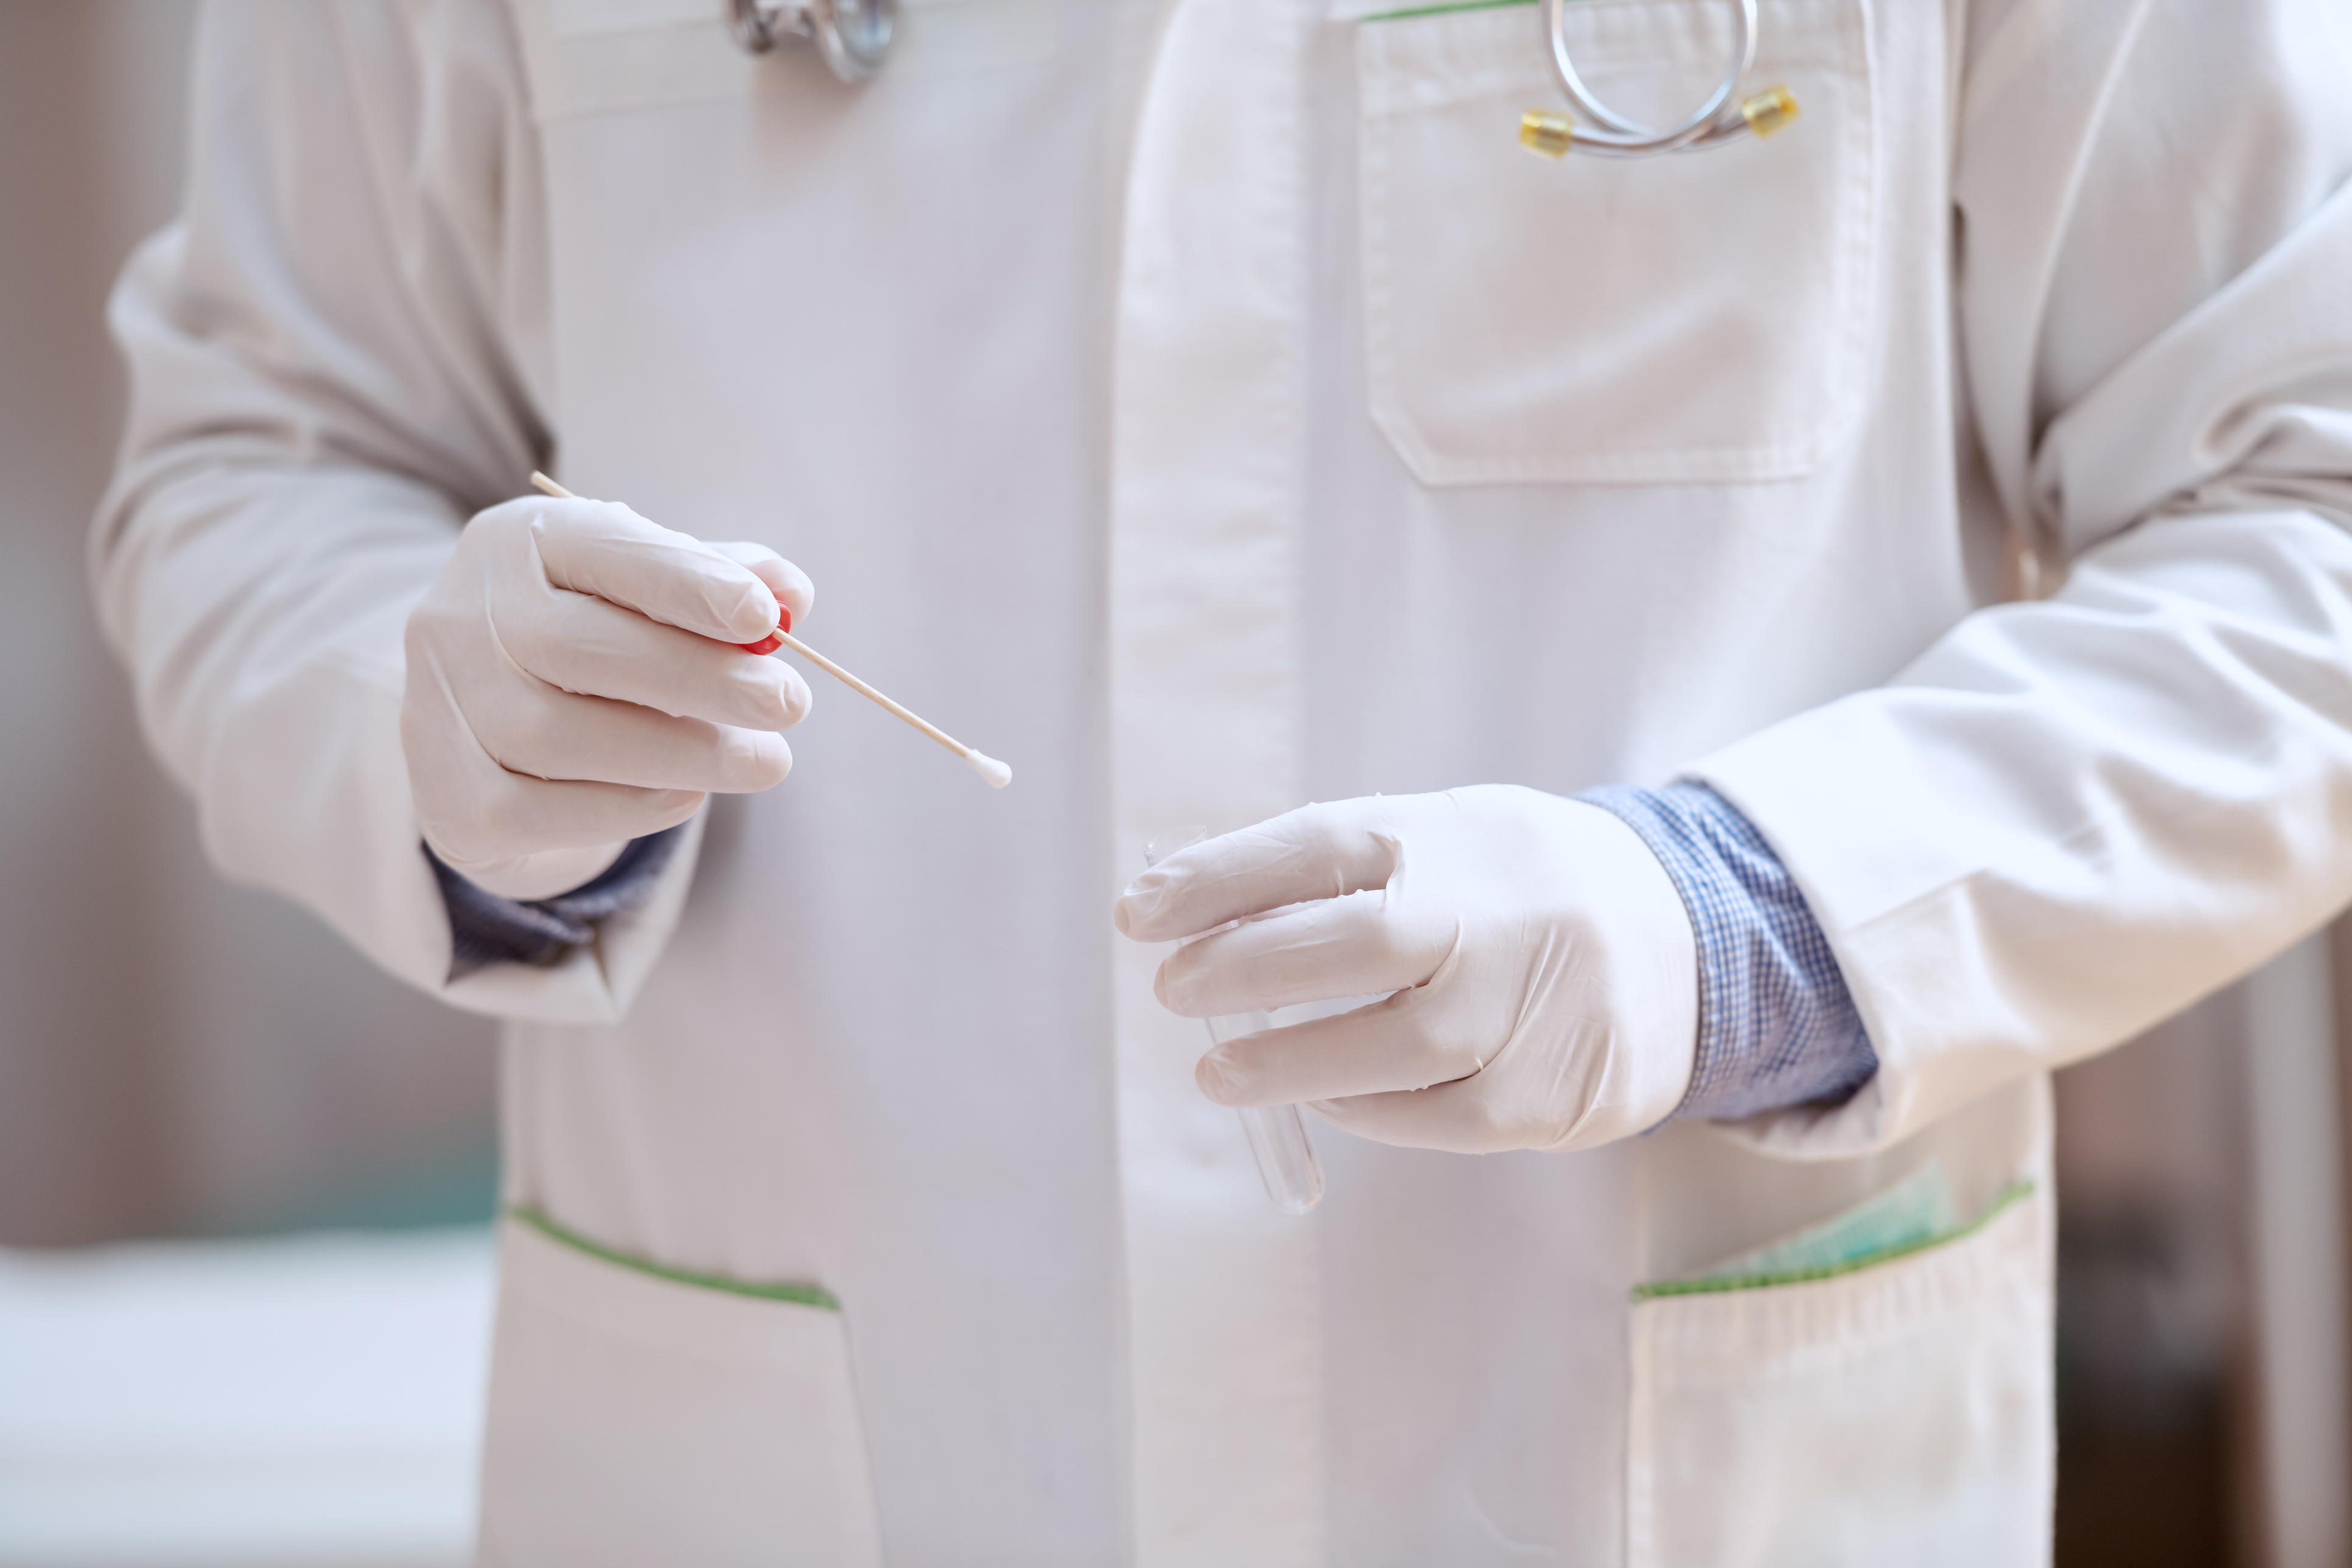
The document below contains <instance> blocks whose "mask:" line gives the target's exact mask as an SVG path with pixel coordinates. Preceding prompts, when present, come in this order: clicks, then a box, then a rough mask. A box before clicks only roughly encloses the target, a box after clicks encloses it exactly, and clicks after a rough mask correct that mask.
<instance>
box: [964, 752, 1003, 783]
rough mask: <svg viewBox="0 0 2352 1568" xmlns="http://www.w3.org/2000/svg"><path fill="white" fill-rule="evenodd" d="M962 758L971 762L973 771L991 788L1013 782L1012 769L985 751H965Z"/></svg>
mask: <svg viewBox="0 0 2352 1568" xmlns="http://www.w3.org/2000/svg"><path fill="white" fill-rule="evenodd" d="M963 760H964V761H965V762H967V763H971V771H972V772H973V773H978V774H979V775H980V776H981V777H982V778H984V779H986V780H987V781H988V787H989V788H991V789H1003V787H1004V786H1005V785H1006V784H1011V783H1012V782H1013V770H1012V769H1011V768H1010V767H1007V766H1006V765H1005V764H1004V763H1000V762H998V761H997V760H996V759H995V758H994V757H992V756H990V755H989V754H988V753H987V752H964V754H963Z"/></svg>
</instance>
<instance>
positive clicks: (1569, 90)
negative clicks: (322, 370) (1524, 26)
mask: <svg viewBox="0 0 2352 1568" xmlns="http://www.w3.org/2000/svg"><path fill="white" fill-rule="evenodd" d="M1567 11H1568V0H1543V15H1544V28H1545V31H1546V32H1547V33H1548V34H1549V39H1548V42H1549V53H1550V58H1551V69H1552V75H1553V76H1554V77H1555V78H1556V79H1558V80H1559V89H1560V91H1562V92H1564V93H1566V94H1567V95H1568V100H1569V101H1570V103H1573V104H1574V105H1576V107H1577V108H1578V109H1579V110H1582V111H1583V113H1584V116H1585V118H1586V119H1588V120H1590V121H1592V123H1591V125H1589V126H1585V125H1580V126H1578V127H1577V128H1576V140H1575V143H1574V146H1575V149H1576V151H1578V152H1580V153H1597V154H1599V155H1600V156H1601V157H1604V158H1647V157H1651V156H1653V155H1654V154H1656V153H1688V152H1696V151H1698V150H1699V149H1701V148H1705V147H1713V146H1717V145H1720V144H1721V143H1723V142H1727V141H1729V140H1731V139H1732V138H1733V137H1735V136H1741V135H1745V134H1746V133H1747V132H1748V121H1747V118H1746V117H1745V116H1744V115H1742V114H1741V113H1740V111H1739V109H1738V103H1737V102H1736V101H1735V100H1736V99H1737V97H1738V92H1739V84H1740V82H1741V81H1742V80H1744V79H1746V78H1747V75H1748V70H1749V69H1750V68H1752V67H1754V65H1755V64H1756V0H1732V39H1731V58H1730V61H1729V64H1728V65H1727V68H1726V69H1725V71H1724V76H1723V79H1722V80H1721V81H1719V82H1717V84H1716V88H1715V90H1714V91H1713V92H1712V93H1710V94H1708V95H1707V99H1706V102H1705V103H1702V104H1700V105H1699V106H1698V108H1697V109H1696V110H1693V111H1692V112H1691V114H1690V116H1689V118H1687V119H1685V121H1682V123H1681V124H1679V125H1675V126H1670V127H1668V128H1667V129H1665V130H1663V131H1661V130H1659V129H1657V128H1656V127H1654V126H1649V125H1643V124H1642V123H1641V122H1640V121H1634V120H1629V119H1627V118H1626V117H1625V116H1624V115H1622V114H1620V113H1618V112H1617V111H1616V110H1613V109H1611V108H1610V107H1609V106H1608V105H1607V104H1605V103H1603V102H1601V100H1599V99H1598V98H1596V97H1594V96H1593V94H1592V89H1590V88H1588V87H1586V86H1585V85H1584V79H1583V78H1582V77H1581V76H1579V75H1578V74H1577V70H1576V62H1575V60H1574V59H1572V58H1570V56H1569V52H1568V16H1567Z"/></svg>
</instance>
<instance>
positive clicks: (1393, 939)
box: [1153, 890, 1458, 1018]
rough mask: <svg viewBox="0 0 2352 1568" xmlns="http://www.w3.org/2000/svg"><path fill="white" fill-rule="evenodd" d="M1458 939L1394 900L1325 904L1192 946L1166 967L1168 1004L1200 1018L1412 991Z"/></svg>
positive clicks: (1359, 897) (1163, 998)
mask: <svg viewBox="0 0 2352 1568" xmlns="http://www.w3.org/2000/svg"><path fill="white" fill-rule="evenodd" d="M1457 940H1458V937H1457V933H1456V930H1455V928H1454V926H1453V925H1452V924H1450V923H1448V924H1444V925H1442V926H1441V925H1433V924H1431V923H1429V922H1425V921H1424V922H1419V923H1414V922H1411V921H1407V920H1406V919H1405V917H1404V916H1402V914H1401V913H1400V912H1399V911H1397V910H1395V909H1394V908H1392V907H1391V904H1390V901H1389V899H1388V896H1387V895H1386V893H1385V892H1382V891H1379V890H1374V891H1368V892H1360V893H1349V894H1348V895H1347V896H1345V897H1344V898H1337V899H1318V900H1315V901H1314V902H1312V903H1306V904H1298V905H1295V906H1293V907H1292V908H1290V909H1288V910H1282V911H1280V912H1278V913H1275V914H1271V915H1268V916H1265V918H1263V919H1260V920H1247V921H1242V922H1241V923H1240V924H1239V925H1236V926H1234V927H1232V928H1231V929H1229V930H1226V931H1217V932H1215V933H1213V934H1212V935H1209V936H1204V937H1202V938H1201V939H1200V940H1198V941H1196V942H1186V943H1185V944H1184V945H1183V946H1181V947H1180V948H1178V949H1177V950H1176V951H1175V952H1172V953H1170V954H1169V955H1168V958H1167V960H1166V961H1165V962H1164V963H1161V964H1160V974H1159V978H1158V980H1157V981H1156V982H1155V983H1154V987H1153V988H1154V990H1155V991H1156V992H1157V993H1158V994H1159V997H1160V1005H1161V1006H1163V1007H1166V1008H1167V1009H1168V1010H1169V1011H1170V1012H1171V1013H1181V1014H1182V1015H1184V1016H1186V1017H1191V1018H1213V1017H1221V1016H1227V1015H1230V1014H1234V1013H1251V1012H1256V1011H1259V1010H1260V1009H1264V1010H1266V1011H1271V1010H1273V1009H1274V1008H1276V1007H1287V1006H1290V1005H1293V1004H1294V1003H1298V1002H1319V1001H1322V1000H1324V999H1326V998H1328V997H1333V996H1364V995H1369V994H1371V993H1373V992H1376V991H1403V990H1408V989H1410V988H1412V987H1413V986H1416V985H1419V984H1422V983H1423V982H1424V981H1426V980H1428V979H1429V977H1430V976H1431V975H1433V974H1434V973H1437V967H1438V965H1439V964H1441V963H1444V962H1445V955H1446V954H1447V953H1449V952H1452V951H1453V950H1454V942H1456V941H1457Z"/></svg>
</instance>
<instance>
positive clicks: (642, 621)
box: [496, 588, 810, 730]
mask: <svg viewBox="0 0 2352 1568" xmlns="http://www.w3.org/2000/svg"><path fill="white" fill-rule="evenodd" d="M496 630H497V634H498V638H499V646H500V647H503V648H504V649H505V650H506V653H507V656H508V657H509V658H512V659H513V660H514V661H515V663H516V664H517V665H518V666H519V667H520V668H522V669H523V670H524V671H525V672H526V673H528V674H530V675H531V676H535V677H536V678H538V679H541V680H543V681H545V682H547V683H548V684H549V685H551V686H554V687H558V688H560V689H562V690H564V691H568V692H572V693H574V694H576V695H581V696H592V697H609V698H612V699H614V700H617V701H621V702H631V703H635V704H636V705H637V706H638V707H641V708H651V709H655V710H658V711H660V712H663V713H667V714H668V715H669V716H671V717H672V718H692V719H705V720H708V721H710V722H711V723H713V724H723V725H732V726H735V727H738V728H741V729H747V730H786V729H790V728H791V727H792V726H793V725H794V724H797V723H799V722H800V721H802V720H803V719H804V718H806V717H807V716H808V710H809V702H810V698H809V689H808V684H807V682H805V681H803V679H801V677H800V675H799V673H798V672H797V671H795V670H794V669H793V668H792V667H791V666H790V665H787V664H785V663H784V662H783V661H782V660H781V659H773V658H756V657H754V656H752V655H751V654H747V653H745V652H744V651H743V650H742V649H741V648H740V647H736V646H735V645H733V644H731V643H723V642H718V641H715V640H713V639H711V638H709V637H698V636H696V635H695V634H694V633H692V632H688V631H681V630H679V629H678V628H677V627H676V626H665V625H663V624H662V623H661V622H659V621H655V620H649V619H647V618H646V616H641V615H639V614H638V613H637V612H636V611H635V610H629V609H624V608H622V607H621V606H620V605H614V604H611V603H608V602H607V601H605V600H604V599H600V598H595V597H592V596H591V595H586V594H577V593H572V592H570V591H568V590H565V589H562V588H551V589H549V590H548V591H547V592H545V593H543V594H537V595H530V597H528V598H526V599H524V600H523V601H522V603H520V605H514V606H511V607H509V608H508V609H507V610H506V611H505V612H504V613H502V614H499V616H497V625H496Z"/></svg>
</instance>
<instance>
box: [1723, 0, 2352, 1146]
mask: <svg viewBox="0 0 2352 1568" xmlns="http://www.w3.org/2000/svg"><path fill="white" fill-rule="evenodd" d="M2347 79H2352V14H2347V12H2346V10H2345V8H2344V7H2343V6H2341V5H2337V4H2335V3H2334V0H2246V3H2245V4H2243V5H2237V4H2232V5H2199V6H2171V7H2162V6H2156V5H2150V4H2147V3H2146V0H2137V3H2132V0H2084V3H2074V0H2016V3H2015V4H2014V5H2011V6H2010V7H2009V8H2008V9H2007V12H2006V14H2005V16H2003V17H2002V19H2001V21H2000V24H1999V26H1997V27H1995V28H1994V29H1993V30H1992V31H1990V33H1989V34H1988V35H1987V36H1985V37H1981V38H1979V39H1976V40H1973V41H1972V43H1971V45H1970V56H1969V61H1968V68H1967V75H1966V85H1965V89H1964V91H1963V93H1962V95H1961V101H1960V108H1959V120H1958V143H1957V154H1956V155H1957V163H1956V165H1955V172H1954V182H1955V185H1954V195H1955V211H1956V222H1957V230H1956V263H1957V267H1958V274H1957V276H1958V321H1959V331H1960V334H1961V342H1962V345H1963V349H1964V353H1965V359H1966V367H1967V386H1966V390H1965V399H1966V409H1965V412H1966V415H1967V416H1968V417H1969V421H1970V422H1971V423H1972V424H1973V425H1974V426H1975V428H1976V430H1977V432H1978V435H1979V437H1980V440H1981V456H1982V459H1983V461H1984V464H1985V466H1986V468H1987V469H1988V470H1989V472H1990V479H1991V482H1992V486H1993V488H1994V489H1997V491H1998V493H1999V497H2000V504H2001V505H2002V507H2003V508H2004V509H2005V510H2006V511H2007V513H2008V515H2009V517H2010V518H2011V520H2012V522H2013V524H2014V526H2015V527H2016V528H2017V530H2018V531H2019V535H2020V537H2021V539H2023V540H2025V541H2027V542H2030V544H2031V546H2032V551H2033V552H2034V553H2035V555H2036V556H2038V557H2039V559H2040V560H2041V561H2042V563H2044V567H2045V570H2046V571H2048V572H2049V573H2050V574H2051V575H2052V576H2053V577H2056V578H2057V579H2058V581H2059V585H2058V586H2057V587H2056V588H2055V590H2054V592H2050V593H2048V595H2047V596H2046V597H2043V598H2042V599H2040V600H2038V601H2037V602H2030V603H2018V604H2012V605H2001V606H1998V607H1992V608H1988V609H1985V610H1982V611H1979V613H1977V614H1975V615H1973V616H1969V618H1968V619H1966V620H1965V621H1963V622H1962V623H1960V624H1959V625H1958V626H1957V627H1956V628H1955V629H1954V630H1953V631H1951V632H1950V633H1949V634H1948V635H1947V636H1945V637H1942V638H1941V639H1940V640H1939V641H1937V643H1935V644H1934V645H1933V646H1932V647H1929V648H1928V649H1927V651H1926V652H1925V654H1924V655H1923V656H1922V657H1920V658H1918V659H1917V660H1916V662H1914V663H1913V664H1912V665H1911V666H1910V667H1909V668H1907V669H1906V670H1904V671H1903V672H1902V673H1901V674H1900V676H1899V677H1898V678H1896V679H1895V680H1894V681H1893V682H1892V683H1891V684H1889V685H1887V686H1885V687H1884V688H1881V689H1873V690H1869V691H1865V692H1863V693H1860V694H1857V695H1854V696H1853V697H1850V698H1847V699H1845V700H1842V701H1838V702H1834V703H1832V704H1830V705H1829V706H1827V707H1824V708H1821V709H1817V710H1812V711H1810V712H1807V713H1804V714H1801V715H1799V716H1798V717H1796V718H1794V719H1792V720H1790V721H1786V722H1783V723H1780V724H1779V725H1776V726H1773V727H1771V728H1769V729H1768V730H1766V731H1762V732H1760V733H1758V734H1756V735H1753V736H1751V737H1749V738H1748V739H1747V740H1744V741H1742V742H1738V743H1736V744H1734V745H1732V746H1730V747H1729V748H1727V749H1726V750H1724V751H1722V752H1718V753H1717V754H1715V755H1713V756H1710V757H1708V758H1706V759H1704V760H1702V761H1701V762H1699V763H1697V764H1696V766H1695V767H1694V768H1693V769H1692V770H1691V772H1692V773H1694V774H1695V776H1697V777H1699V778H1702V779H1704V780H1706V782H1708V783H1709V784H1712V785H1714V787H1716V788H1717V790H1719V791H1721V792H1722V793H1723V794H1724V795H1726V796H1727V797H1728V798H1729V799H1731V800H1732V801H1733V803H1734V804H1735V805H1738V808H1739V810H1740V811H1741V812H1742V813H1744V814H1745V815H1746V816H1748V817H1749V818H1750V820H1752V821H1753V822H1755V823H1756V824H1757V825H1758V826H1759V828H1760V829H1761V830H1762V831H1763V833H1764V834H1765V836H1766V837H1767V838H1768V839H1769V841H1770V842H1771V844H1772V846H1773V847H1774V848H1775V850H1776V851H1777V852H1778V853H1779V854H1780V856H1781V858H1782V859H1783V860H1784V861H1785V862H1786V863H1787V864H1788V865H1789V867H1790V868H1791V870H1792V871H1793V872H1794V873H1795V875H1796V876H1797V879H1798V880H1799V883H1800V885H1801V887H1802V889H1803V890H1804V894H1805V897H1806V900H1807V901H1808V903H1809V904H1810V905H1811V908H1812V910H1813V912H1814V914H1815V916H1816V918H1817V919H1818V920H1819V921H1820V922H1821V924H1822V929H1823V930H1824V931H1825V932H1826V933H1827V934H1828V936H1829V939H1830V941H1831V943H1832V947H1833V949H1834V951H1835V952H1836V954H1837V958H1838V962H1839V964H1840V966H1841V968H1842V969H1843V973H1844V975H1845V977H1846V980H1847V982H1848V984H1849V985H1850V986H1851V988H1852V990H1853V996H1854V1000H1855V1003H1856V1005H1858V1006H1859V1008H1860V1010H1861V1012H1862V1016H1863V1018H1864V1023H1865V1025H1866V1026H1867V1027H1868V1030H1869V1034H1870V1038H1871V1040H1872V1042H1873V1044H1874V1047H1875V1048H1876V1050H1877V1052H1878V1056H1879V1059H1880V1064H1881V1065H1880V1071H1879V1073H1878V1075H1877V1076H1876V1077H1875V1078H1874V1079H1873V1080H1872V1081H1871V1082H1870V1083H1869V1084H1868V1085H1866V1086H1865V1087H1864V1089H1862V1090H1861V1092H1860V1093H1858V1094H1857V1095H1855V1096H1854V1097H1853V1100H1850V1101H1848V1102H1847V1103H1845V1104H1844V1105H1843V1106H1841V1107H1836V1108H1813V1109H1804V1108H1800V1109H1797V1110H1786V1111H1781V1112H1778V1113H1773V1114H1768V1115H1765V1116H1761V1117H1759V1118H1756V1119H1754V1120H1752V1121H1748V1122H1746V1123H1742V1124H1740V1125H1739V1127H1738V1131H1737V1135H1738V1136H1741V1137H1744V1138H1746V1139H1748V1140H1752V1141H1753V1142H1755V1143H1757V1144H1758V1145H1759V1146H1761V1147H1763V1148H1765V1149H1768V1150H1772V1151H1776V1152H1781V1153H1785V1154H1788V1155H1791V1156H1796V1157H1840V1156H1845V1155H1851V1154H1855V1153H1860V1152H1867V1151H1869V1150H1872V1149H1874V1148H1878V1147H1882V1146H1884V1145H1885V1144H1886V1143H1888V1142H1892V1141H1894V1140H1896V1139H1899V1138H1901V1137H1903V1136H1905V1135H1906V1134H1907V1133H1909V1132H1911V1131H1916V1129H1918V1128H1919V1127H1921V1126H1922V1125H1924V1124H1925V1123H1927V1122H1928V1121H1931V1120H1933V1119H1935V1118H1937V1117H1938V1116H1941V1115H1943V1114H1944V1113H1946V1112H1948V1111H1949V1110H1953V1109H1955V1108H1956V1107H1958V1106H1959V1105H1961V1104H1963V1103H1965V1102H1967V1101H1968V1100H1970V1099H1972V1098H1974V1097H1976V1096H1978V1095H1980V1094H1982V1093H1984V1092H1986V1091H1987V1090H1989V1089H1993V1088H1995V1087H1997V1086H1999V1085H2000V1084H2002V1083H2004V1082H2007V1081H2009V1080H2011V1079H2014V1078H2017V1077H2019V1076H2021V1075H2023V1074H2027V1073H2032V1072H2037V1071H2042V1070H2046V1069H2048V1068H2056V1067H2060V1066H2063V1065H2064V1064H2066V1063H2068V1062H2071V1061H2074V1060H2077V1059H2079V1058H2083V1057H2085V1056H2088V1055H2091V1054H2093V1053H2095V1052H2097V1051H2099V1050H2102V1049H2105V1048H2106V1047H2110V1046H2113V1045H2116V1044H2118V1043H2120V1042H2121V1041H2123V1040H2125V1039H2127V1038H2129V1037H2132V1036H2133V1035H2135V1034H2137V1032H2139V1031H2140V1030H2142V1029H2144V1028H2146V1027H2147V1026H2150V1025H2152V1024H2154V1023H2156V1022H2158V1020H2160V1019H2162V1018H2164V1017H2166V1016H2168V1015H2170V1014H2171V1013H2173V1012H2175V1011H2177V1010H2178V1009H2179V1008H2180V1007H2182V1006H2184V1005H2188V1004H2189V1003H2190V1002H2192V1001H2194V1000H2196V999H2197V998H2198V997H2199V996H2200V995H2202V994H2207V993H2209V992H2210V991H2213V990H2215V989H2216V988H2218V987H2220V986H2221V985H2224V984H2228V983H2229V982H2231V981H2232V980H2234V979H2236V978H2238V977H2239V976H2241V975H2242V974H2244V973H2247V972H2248V971H2249V970H2251V969H2252V968H2254V967H2256V966H2257V965H2259V964H2261V963H2263V962H2264V961H2265V960H2267V959H2268V958H2270V957H2271V956H2273V954H2275V953H2277V952H2281V951H2282V950H2283V949H2284V948H2285V947H2287V946H2289V945H2290V944H2292V943H2293V942H2294V941H2296V940H2297V939H2298V938H2299V937H2300V936H2302V935H2303V934H2305V933H2306V932H2308V931H2311V930H2312V929H2313V928H2315V926H2317V925H2319V924H2320V923H2321V922H2323V921H2326V919H2327V918H2328V917H2329V916H2330V915H2331V914H2333V913H2334V912H2335V911H2336V910H2338V909H2340V908H2341V907H2343V906H2344V904H2345V903H2346V901H2347V898H2352V281H2347V280H2352V190H2347V186H2346V176H2347V172H2352V109H2347V97H2346V95H2345V93H2344V92H2343V90H2342V84H2343V82H2345V81H2346V80H2347Z"/></svg>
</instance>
